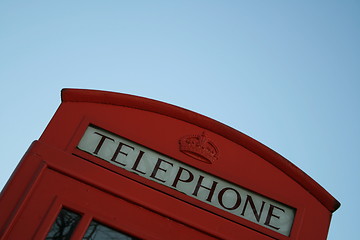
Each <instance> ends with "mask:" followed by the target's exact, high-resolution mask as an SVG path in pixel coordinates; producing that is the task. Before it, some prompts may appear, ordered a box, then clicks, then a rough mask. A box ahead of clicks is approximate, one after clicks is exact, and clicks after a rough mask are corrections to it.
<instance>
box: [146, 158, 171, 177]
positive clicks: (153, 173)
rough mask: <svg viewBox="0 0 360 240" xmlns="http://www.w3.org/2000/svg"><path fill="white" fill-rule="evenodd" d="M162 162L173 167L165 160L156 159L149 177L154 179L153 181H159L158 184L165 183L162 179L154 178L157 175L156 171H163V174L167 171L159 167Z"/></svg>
mask: <svg viewBox="0 0 360 240" xmlns="http://www.w3.org/2000/svg"><path fill="white" fill-rule="evenodd" d="M162 162H166V163H167V164H169V165H171V166H173V164H172V163H171V162H168V161H166V160H164V159H161V158H158V161H157V162H156V165H155V167H154V170H153V172H152V173H151V175H150V177H152V178H154V179H156V180H158V181H160V182H166V180H163V179H160V178H157V177H156V174H157V172H158V170H161V171H163V172H166V171H167V169H165V168H161V167H160V165H161V163H162Z"/></svg>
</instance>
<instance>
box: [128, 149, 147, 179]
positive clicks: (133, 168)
mask: <svg viewBox="0 0 360 240" xmlns="http://www.w3.org/2000/svg"><path fill="white" fill-rule="evenodd" d="M143 155H144V152H143V151H141V150H140V152H139V155H138V156H137V158H136V160H135V163H134V166H133V167H132V168H131V169H132V170H134V171H136V172H138V173H142V174H145V173H144V172H142V171H140V170H138V169H137V167H138V166H139V163H140V160H141V158H142V156H143Z"/></svg>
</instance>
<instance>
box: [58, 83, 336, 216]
mask: <svg viewBox="0 0 360 240" xmlns="http://www.w3.org/2000/svg"><path fill="white" fill-rule="evenodd" d="M61 99H62V102H89V103H100V104H110V105H117V106H125V107H131V108H136V109H141V110H145V111H150V112H154V113H159V114H162V115H166V116H169V117H172V118H175V119H179V120H182V121H185V122H189V123H191V124H194V125H197V126H199V127H202V128H204V129H207V130H209V131H212V132H214V133H217V134H219V135H221V136H223V137H225V138H227V139H229V140H231V141H233V142H235V143H237V144H239V145H241V146H243V147H245V148H246V149H248V150H249V151H251V152H253V153H255V154H257V155H259V156H260V157H262V158H263V159H265V160H266V161H268V162H269V163H271V164H272V165H274V166H275V167H277V168H278V169H280V170H281V171H282V172H284V173H285V174H287V175H288V176H289V177H291V178H292V179H293V180H294V181H296V182H297V183H298V184H300V185H301V186H302V187H303V188H305V189H306V190H307V191H308V192H310V193H311V194H312V195H313V196H314V197H315V198H316V199H318V201H319V202H321V203H322V204H323V205H324V206H325V207H326V208H327V209H328V210H329V211H330V212H334V211H335V210H336V209H338V208H339V207H340V203H339V202H338V201H337V200H336V199H335V198H334V197H333V196H332V195H330V193H328V192H327V191H326V190H325V189H324V188H323V187H321V186H320V185H319V184H318V183H317V182H316V181H315V180H313V179H312V178H311V177H310V176H308V175H307V174H306V173H304V172H303V171H302V170H301V169H299V168H298V167H297V166H295V165H294V164H293V163H291V162H290V161H288V160H287V159H286V158H284V157H283V156H281V155H280V154H278V153H276V152H275V151H273V150H272V149H270V148H269V147H267V146H265V145H263V144H262V143H260V142H258V141H257V140H255V139H253V138H251V137H249V136H247V135H245V134H244V133H241V132H239V131H237V130H235V129H234V128H231V127H229V126H227V125H225V124H223V123H220V122H218V121H216V120H213V119H211V118H209V117H206V116H204V115H201V114H198V113H196V112H193V111H190V110H187V109H184V108H181V107H177V106H175V105H171V104H168V103H165V102H160V101H157V100H152V99H148V98H144V97H138V96H133V95H128V94H123V93H115V92H107V91H100V90H86V89H67V88H65V89H62V91H61Z"/></svg>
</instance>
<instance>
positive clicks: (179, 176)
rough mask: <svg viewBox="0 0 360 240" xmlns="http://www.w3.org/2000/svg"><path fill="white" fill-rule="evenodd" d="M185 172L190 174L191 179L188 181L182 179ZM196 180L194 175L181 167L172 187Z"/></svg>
mask: <svg viewBox="0 0 360 240" xmlns="http://www.w3.org/2000/svg"><path fill="white" fill-rule="evenodd" d="M183 171H186V172H187V173H188V174H189V177H188V178H187V179H182V178H181V174H182V172H183ZM193 179H194V175H193V174H192V173H191V172H190V171H189V170H187V169H185V168H183V167H179V170H178V172H177V174H176V177H175V179H174V182H173V184H172V185H171V186H173V187H175V188H176V186H177V183H178V182H179V181H180V182H191V181H192V180H193Z"/></svg>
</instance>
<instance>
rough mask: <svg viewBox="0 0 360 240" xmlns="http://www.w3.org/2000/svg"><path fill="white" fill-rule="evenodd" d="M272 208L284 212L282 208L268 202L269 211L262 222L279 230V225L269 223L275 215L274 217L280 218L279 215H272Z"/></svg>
mask: <svg viewBox="0 0 360 240" xmlns="http://www.w3.org/2000/svg"><path fill="white" fill-rule="evenodd" d="M274 208H276V209H279V210H280V211H282V212H285V210H284V209H282V208H279V207H276V206H274V205H272V204H270V207H269V211H268V215H267V217H266V220H265V223H264V224H265V225H266V226H269V227H272V228H274V229H276V230H279V229H280V228H279V227H275V226H273V225H271V224H270V222H271V218H272V217H275V218H277V219H279V218H280V216H278V215H274Z"/></svg>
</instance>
